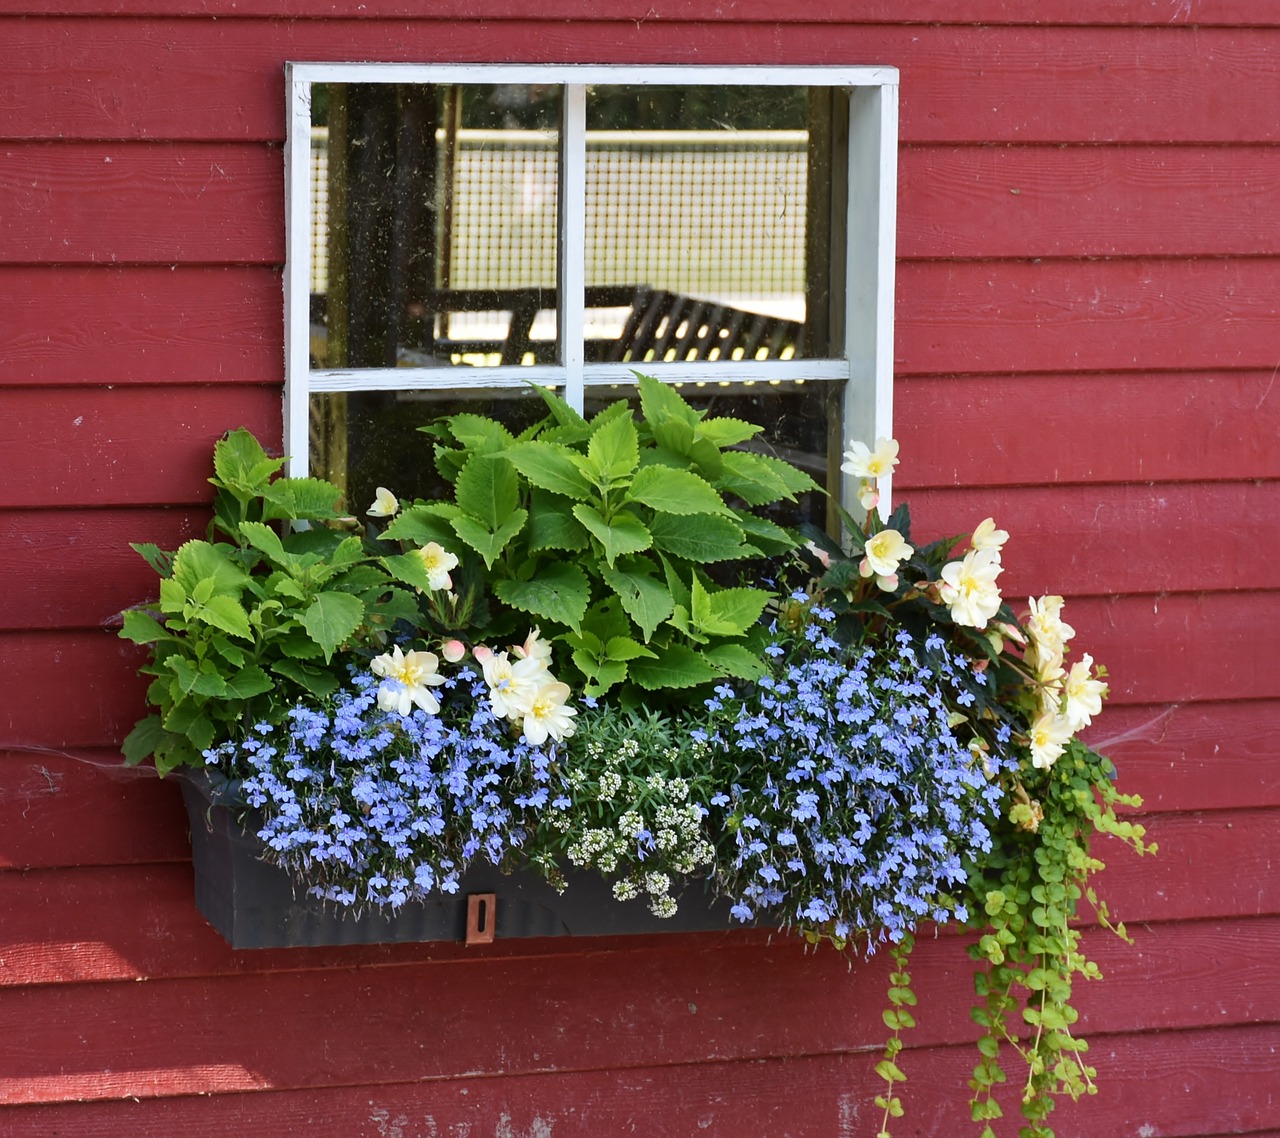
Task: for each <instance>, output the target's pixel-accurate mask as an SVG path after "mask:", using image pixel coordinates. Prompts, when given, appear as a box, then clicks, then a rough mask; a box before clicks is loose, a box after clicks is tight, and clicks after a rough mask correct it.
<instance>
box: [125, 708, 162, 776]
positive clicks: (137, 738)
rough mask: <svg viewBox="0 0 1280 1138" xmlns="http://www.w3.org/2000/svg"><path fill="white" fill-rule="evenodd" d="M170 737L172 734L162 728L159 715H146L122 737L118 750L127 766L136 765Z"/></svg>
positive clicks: (153, 752)
mask: <svg viewBox="0 0 1280 1138" xmlns="http://www.w3.org/2000/svg"><path fill="white" fill-rule="evenodd" d="M171 738H172V735H171V733H170V732H168V731H166V730H165V729H164V724H163V723H162V722H161V720H160V716H158V715H148V716H147V717H146V718H145V719H140V720H138V722H137V724H136V725H135V726H134V728H133V730H132V731H130V732H129V734H128V735H126V736H125V737H124V742H123V743H122V744H121V745H120V751H121V753H122V754H123V755H124V761H125V762H126V763H128V764H129V766H131V767H132V766H137V765H138V763H140V762H142V761H143V760H144V759H148V758H150V757H151V756H152V755H153V754H155V752H156V750H157V749H158V748H159V747H161V746H163V745H165V744H166V743H168V742H169V741H170V740H171Z"/></svg>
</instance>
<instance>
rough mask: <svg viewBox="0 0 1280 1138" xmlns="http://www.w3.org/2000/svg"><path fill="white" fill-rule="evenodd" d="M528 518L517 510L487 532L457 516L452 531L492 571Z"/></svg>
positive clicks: (472, 521) (468, 519) (481, 525)
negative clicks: (494, 528)
mask: <svg viewBox="0 0 1280 1138" xmlns="http://www.w3.org/2000/svg"><path fill="white" fill-rule="evenodd" d="M508 469H510V468H508ZM528 516H529V514H528V511H526V510H522V509H517V510H515V511H513V512H512V513H511V514H509V515H508V516H507V519H506V521H504V522H503V523H502V525H500V526H499V527H498V528H497V529H496V530H489V529H488V528H486V527H485V525H484V524H483V523H481V522H478V521H476V520H475V519H474V518H470V517H467V516H466V515H465V514H459V515H458V516H457V517H456V518H454V519H453V531H454V533H456V534H457V535H458V537H460V538H461V539H462V540H463V541H464V542H466V543H467V545H469V546H471V548H472V549H474V550H475V551H476V552H477V553H478V554H480V556H481V557H483V558H484V563H485V566H486V567H487V568H490V569H492V568H493V563H494V562H495V561H497V560H498V557H499V556H500V555H501V553H502V551H503V550H504V549H505V548H506V547H507V543H508V542H509V541H511V539H512V538H513V537H515V536H516V534H518V533H519V532H520V531H521V530H522V529H523V528H524V523H525V520H526V519H527V518H528Z"/></svg>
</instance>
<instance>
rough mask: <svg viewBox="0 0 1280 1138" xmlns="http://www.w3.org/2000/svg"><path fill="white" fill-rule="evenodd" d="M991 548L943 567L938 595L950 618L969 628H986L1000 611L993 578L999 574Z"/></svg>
mask: <svg viewBox="0 0 1280 1138" xmlns="http://www.w3.org/2000/svg"><path fill="white" fill-rule="evenodd" d="M1003 570H1004V567H1003V566H1002V565H1001V564H1000V554H999V553H998V552H997V551H996V550H994V549H971V550H969V552H968V553H966V554H965V555H964V558H963V559H962V560H960V561H952V562H949V563H948V564H947V565H945V566H943V569H942V580H941V581H940V582H938V595H939V596H940V597H941V598H942V601H943V603H944V604H947V605H950V606H951V619H952V620H954V621H955V622H956V624H963V625H965V626H966V627H969V628H986V626H987V621H989V620H990V619H991V618H992V617H993V616H995V615H996V612H997V611H999V608H1000V588H999V586H998V585H997V584H996V578H997V577H998V576H1000V574H1001V573H1002V572H1003Z"/></svg>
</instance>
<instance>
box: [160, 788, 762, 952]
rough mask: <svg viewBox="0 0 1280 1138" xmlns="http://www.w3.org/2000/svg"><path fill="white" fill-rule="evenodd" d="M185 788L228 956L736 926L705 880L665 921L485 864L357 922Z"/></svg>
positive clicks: (195, 845) (205, 889)
mask: <svg viewBox="0 0 1280 1138" xmlns="http://www.w3.org/2000/svg"><path fill="white" fill-rule="evenodd" d="M179 781H180V783H181V785H182V796H183V799H184V801H185V802H186V806H187V816H188V818H189V820H190V823H191V855H192V864H193V866H194V868H195V887H196V908H198V909H199V910H200V912H201V913H202V914H203V916H204V917H205V919H206V920H207V921H208V922H209V923H210V924H211V925H213V927H214V928H215V929H217V930H218V932H219V933H221V934H222V936H223V937H224V938H225V939H226V940H227V941H228V942H229V943H230V944H231V947H232V948H291V947H298V946H304V945H310V946H317V947H318V946H323V945H347V944H392V943H399V942H406V941H440V940H453V941H468V942H469V943H476V942H477V941H479V942H486V941H488V940H492V939H494V938H497V939H505V938H508V937H543V936H619V935H627V934H633V933H662V932H700V931H705V930H710V929H727V928H730V927H738V926H739V925H740V923H739V922H737V921H735V920H733V919H732V918H731V917H730V915H729V908H730V902H729V901H727V900H725V899H724V898H723V897H717V896H715V895H714V894H712V893H711V892H710V890H709V888H708V887H706V886H705V885H704V883H702V882H700V881H693V882H691V883H690V884H689V886H688V887H687V888H686V889H685V890H684V892H683V894H682V895H680V896H678V897H677V900H678V902H679V911H678V912H677V913H676V915H675V916H673V917H669V918H661V917H655V916H654V915H653V914H652V913H650V912H649V910H648V907H647V906H646V904H645V902H644V901H643V900H639V899H637V900H633V901H617V900H615V899H614V897H613V894H612V891H611V887H610V885H609V883H608V882H607V881H605V879H604V878H602V877H600V876H599V875H598V874H595V873H591V872H586V871H578V870H574V869H573V868H572V867H568V868H566V872H565V877H566V878H567V880H568V888H567V889H566V890H565V891H564V892H563V893H559V892H557V891H556V890H555V889H553V888H552V887H551V886H550V885H548V884H547V882H546V881H545V880H543V878H542V877H541V876H539V875H538V874H536V873H534V872H532V871H528V872H520V871H517V872H515V873H511V874H505V873H503V872H502V871H501V870H499V869H498V868H497V867H495V866H490V865H487V864H484V865H482V864H477V865H475V866H473V867H472V868H471V869H470V870H468V871H467V873H466V874H465V875H464V876H463V878H462V882H461V888H460V889H459V890H458V892H457V893H455V894H438V895H436V897H433V899H431V900H429V901H415V902H410V903H407V904H405V905H403V906H401V908H400V909H399V910H398V911H396V912H395V913H391V912H389V911H386V912H384V911H382V910H379V909H367V910H364V911H363V912H361V913H360V914H359V915H358V916H357V915H355V914H353V913H352V912H350V911H349V910H346V909H344V908H342V907H340V906H338V905H334V904H331V903H324V902H321V901H318V900H315V899H314V898H311V897H308V896H306V894H305V891H304V890H303V889H301V888H298V889H295V887H294V883H293V880H292V878H290V876H289V875H288V873H286V872H285V871H284V870H282V869H280V868H279V867H277V866H274V865H270V864H268V863H267V862H265V861H262V860H261V858H260V855H261V853H262V848H263V847H262V842H261V841H260V840H259V839H258V837H257V835H256V834H255V833H254V831H253V828H252V826H253V823H252V815H251V814H250V816H249V818H248V819H247V821H248V822H249V825H248V826H247V827H246V826H242V825H241V824H240V822H239V821H237V813H238V812H237V811H236V810H235V809H233V808H230V807H228V806H227V805H224V804H223V795H221V794H220V792H219V791H218V790H217V789H216V788H214V787H212V786H211V785H210V783H209V780H208V779H207V778H206V777H205V776H204V775H203V773H202V772H196V773H194V774H191V775H188V774H185V773H184V774H183V775H181V776H180V777H179ZM489 895H492V901H489V899H488V898H489ZM490 906H492V907H490ZM469 914H470V917H471V922H470V923H471V925H472V928H471V930H470V934H469V930H468V916H469ZM477 914H478V915H479V922H480V927H479V928H478V929H477V928H476V925H477Z"/></svg>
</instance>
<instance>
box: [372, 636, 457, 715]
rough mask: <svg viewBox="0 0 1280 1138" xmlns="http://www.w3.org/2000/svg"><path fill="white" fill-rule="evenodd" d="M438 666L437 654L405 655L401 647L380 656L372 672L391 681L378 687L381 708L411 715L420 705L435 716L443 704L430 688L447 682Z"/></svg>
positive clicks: (406, 653)
mask: <svg viewBox="0 0 1280 1138" xmlns="http://www.w3.org/2000/svg"><path fill="white" fill-rule="evenodd" d="M438 665H439V660H437V659H436V654H435V653H434V652H402V651H401V650H400V645H398V644H397V645H396V646H395V647H394V648H393V649H392V650H391V651H390V652H387V653H384V654H383V655H381V656H378V657H376V658H375V659H374V661H373V662H372V663H371V664H370V665H369V670H370V671H372V672H373V674H374V675H375V676H382V677H383V678H384V680H385V681H387V682H384V683H382V684H380V685H379V686H378V706H379V707H380V708H382V710H383V711H396V712H399V713H400V714H401V715H408V714H409V708H410V707H411V706H412V705H413V704H417V705H418V706H419V707H420V708H422V710H423V711H425V712H426V713H427V714H428V715H435V714H436V713H437V712H438V711H439V710H440V701H439V700H438V699H436V697H435V694H434V693H433V692H432V691H431V690H430V689H431V688H433V687H438V686H439V685H440V684H442V683H444V677H443V676H442V675H440V673H439V672H438V671H437V670H436V669H437V667H438Z"/></svg>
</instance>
